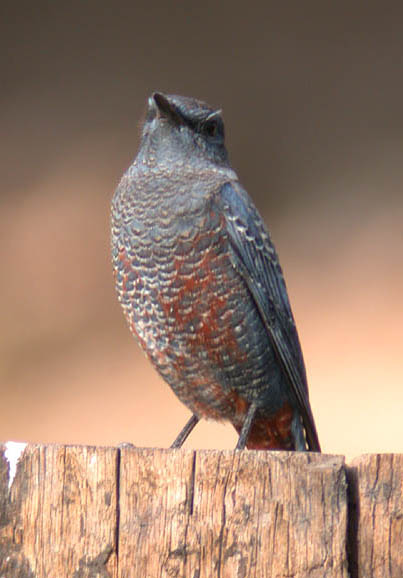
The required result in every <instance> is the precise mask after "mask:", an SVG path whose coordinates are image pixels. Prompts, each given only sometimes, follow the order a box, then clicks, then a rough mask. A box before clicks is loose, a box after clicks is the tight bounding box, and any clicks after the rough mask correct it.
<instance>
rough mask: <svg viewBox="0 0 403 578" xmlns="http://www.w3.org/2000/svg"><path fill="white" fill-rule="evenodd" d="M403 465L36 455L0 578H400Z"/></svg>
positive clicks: (198, 455) (1, 501) (9, 520)
mask: <svg viewBox="0 0 403 578" xmlns="http://www.w3.org/2000/svg"><path fill="white" fill-rule="evenodd" d="M402 472H403V456H387V455H382V456H364V457H362V458H359V459H358V460H356V461H355V462H354V463H353V465H352V467H350V468H347V467H346V466H345V465H344V459H343V458H342V457H340V456H326V455H320V454H306V453H287V452H255V451H192V450H160V449H138V448H132V447H124V448H122V449H117V448H95V447H80V446H74V447H72V446H28V447H27V448H26V449H25V451H24V454H23V456H22V457H21V459H20V461H19V464H18V468H17V474H16V476H15V479H14V481H13V483H12V486H11V489H10V490H9V487H8V462H7V460H6V459H5V457H4V447H3V448H2V449H1V447H0V578H45V577H46V578H64V577H66V578H67V577H68V578H98V577H99V578H107V577H111V578H129V577H130V578H137V577H139V578H154V577H164V578H165V577H167V578H168V577H175V578H176V577H177V578H182V577H189V578H210V577H228V578H232V577H237V578H239V577H242V578H249V577H255V578H261V577H262V578H264V577H270V578H271V577H273V578H280V577H281V578H285V577H293V578H303V577H304V578H305V577H307V576H309V577H310V578H319V577H320V578H322V577H332V578H333V577H334V578H338V577H343V578H348V577H349V576H351V578H364V577H365V578H370V577H372V576H373V577H374V578H377V577H378V576H379V577H381V576H382V578H389V577H390V578H392V577H393V578H398V577H399V578H401V577H402V576H403V547H402V544H403V534H402V532H403V503H402V500H403V498H402V479H403V478H402Z"/></svg>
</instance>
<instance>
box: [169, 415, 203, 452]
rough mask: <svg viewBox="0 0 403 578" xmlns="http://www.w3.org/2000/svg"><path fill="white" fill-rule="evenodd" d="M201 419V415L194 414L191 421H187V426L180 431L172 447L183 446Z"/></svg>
mask: <svg viewBox="0 0 403 578" xmlns="http://www.w3.org/2000/svg"><path fill="white" fill-rule="evenodd" d="M199 420H200V418H199V416H197V415H196V414H193V415H192V417H191V418H190V419H189V421H188V422H186V425H185V427H184V428H183V429H182V430H181V431H180V432H179V434H178V436H177V437H176V439H175V441H174V443H173V444H172V445H171V446H170V447H171V449H174V448H180V447H182V445H183V443H184V441H185V440H186V439H187V437H188V436H189V434H190V432H191V431H192V430H193V428H194V427H195V425H196V424H197V423H198V422H199Z"/></svg>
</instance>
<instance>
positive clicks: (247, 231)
mask: <svg viewBox="0 0 403 578" xmlns="http://www.w3.org/2000/svg"><path fill="white" fill-rule="evenodd" d="M112 254H113V265H114V274H115V279H116V286H117V292H118V296H119V301H120V303H121V305H122V307H123V310H124V314H125V316H126V319H127V321H128V324H129V327H130V329H131V331H132V333H134V334H135V335H136V336H137V338H138V340H139V342H140V345H141V347H142V348H143V350H144V351H145V353H146V355H147V356H148V358H149V359H150V360H151V362H152V363H153V365H154V366H155V367H156V368H157V370H158V371H159V373H160V374H161V375H162V377H163V378H164V379H165V380H166V381H167V382H168V383H169V385H170V386H171V387H172V389H173V391H174V392H175V393H176V395H177V396H178V398H179V399H180V400H181V401H182V402H183V403H184V404H185V405H186V406H187V407H188V408H189V409H190V410H191V412H192V414H193V415H192V417H191V418H190V420H189V421H188V423H187V424H186V425H185V427H184V428H183V430H182V431H181V432H180V434H179V435H178V437H177V438H176V440H175V442H174V443H173V445H172V447H180V446H181V445H182V443H183V442H184V440H185V439H186V438H187V436H188V435H189V433H190V432H191V430H192V429H193V427H194V426H195V425H196V424H197V422H198V421H199V419H200V418H209V419H215V420H228V421H229V422H231V423H232V425H233V426H234V427H235V429H236V430H237V432H238V433H239V434H240V435H239V440H238V444H237V446H236V447H237V449H242V448H244V447H245V446H246V447H247V448H250V449H278V450H279V449H284V450H300V451H304V450H310V451H320V445H319V440H318V435H317V432H316V427H315V423H314V419H313V416H312V412H311V407H310V404H309V398H308V387H307V380H306V374H305V367H304V361H303V357H302V352H301V347H300V343H299V340H298V335H297V330H296V327H295V323H294V319H293V315H292V312H291V308H290V304H289V301H288V296H287V290H286V286H285V282H284V279H283V275H282V271H281V268H280V265H279V262H278V258H277V255H276V252H275V249H274V246H273V244H272V242H271V240H270V236H269V233H268V231H267V229H266V227H265V225H264V223H263V220H262V218H261V217H260V215H259V213H258V211H257V209H256V208H255V206H254V204H253V202H252V200H251V199H250V197H249V196H248V194H247V192H246V191H245V190H244V189H243V188H242V185H241V184H240V183H239V181H238V178H237V175H236V173H235V172H234V171H233V169H232V168H231V166H230V164H229V161H228V156H227V151H226V148H225V145H224V126H223V121H222V117H221V112H220V111H219V110H216V109H213V108H210V107H209V106H208V105H207V104H205V103H203V102H201V101H199V100H195V99H192V98H185V97H181V96H172V95H164V94H161V93H154V94H153V95H152V96H151V97H150V99H149V102H148V109H147V115H146V119H145V123H144V128H143V132H142V140H141V145H140V150H139V153H138V155H137V158H136V159H135V161H134V163H133V164H132V165H131V167H130V168H129V169H128V170H127V172H126V173H125V174H124V176H123V178H122V180H121V182H120V184H119V186H118V188H117V190H116V193H115V196H114V199H113V203H112Z"/></svg>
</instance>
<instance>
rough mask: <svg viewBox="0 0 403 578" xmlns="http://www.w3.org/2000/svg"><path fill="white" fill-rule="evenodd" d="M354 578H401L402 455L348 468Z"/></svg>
mask: <svg viewBox="0 0 403 578" xmlns="http://www.w3.org/2000/svg"><path fill="white" fill-rule="evenodd" d="M350 478H351V483H354V482H355V485H356V488H355V500H356V508H357V520H356V524H355V531H356V549H355V556H356V561H355V562H356V567H355V572H356V574H357V577H358V578H402V577H403V455H402V454H400V455H393V454H382V455H379V454H378V455H376V454H372V455H365V456H361V457H359V458H356V459H355V460H354V461H353V462H352V465H351V467H350Z"/></svg>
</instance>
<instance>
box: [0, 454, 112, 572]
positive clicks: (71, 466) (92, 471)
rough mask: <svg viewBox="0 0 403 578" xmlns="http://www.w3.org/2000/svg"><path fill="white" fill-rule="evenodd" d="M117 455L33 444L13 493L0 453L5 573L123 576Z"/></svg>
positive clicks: (0, 562) (0, 565)
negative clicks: (119, 557) (119, 572)
mask: <svg viewBox="0 0 403 578" xmlns="http://www.w3.org/2000/svg"><path fill="white" fill-rule="evenodd" d="M3 450H4V448H3ZM117 456H118V452H117V450H116V449H112V448H94V447H69V446H52V445H49V446H28V447H27V448H26V449H25V451H24V454H23V456H22V458H21V459H20V461H19V464H18V468H17V474H16V476H15V479H14V482H13V485H12V488H11V491H10V494H9V493H8V475H7V473H8V472H7V470H8V464H7V463H6V461H5V459H4V455H2V456H1V458H0V483H1V484H2V487H1V490H0V491H1V496H2V498H0V507H1V508H2V509H1V512H0V576H1V578H31V577H32V578H36V577H40V578H42V577H43V578H45V577H46V578H63V577H66V578H67V577H69V578H87V577H88V578H90V577H91V578H93V577H95V576H97V577H98V576H99V577H112V578H115V577H117V557H116V534H117V532H116V527H117ZM4 496H7V498H6V499H4Z"/></svg>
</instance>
